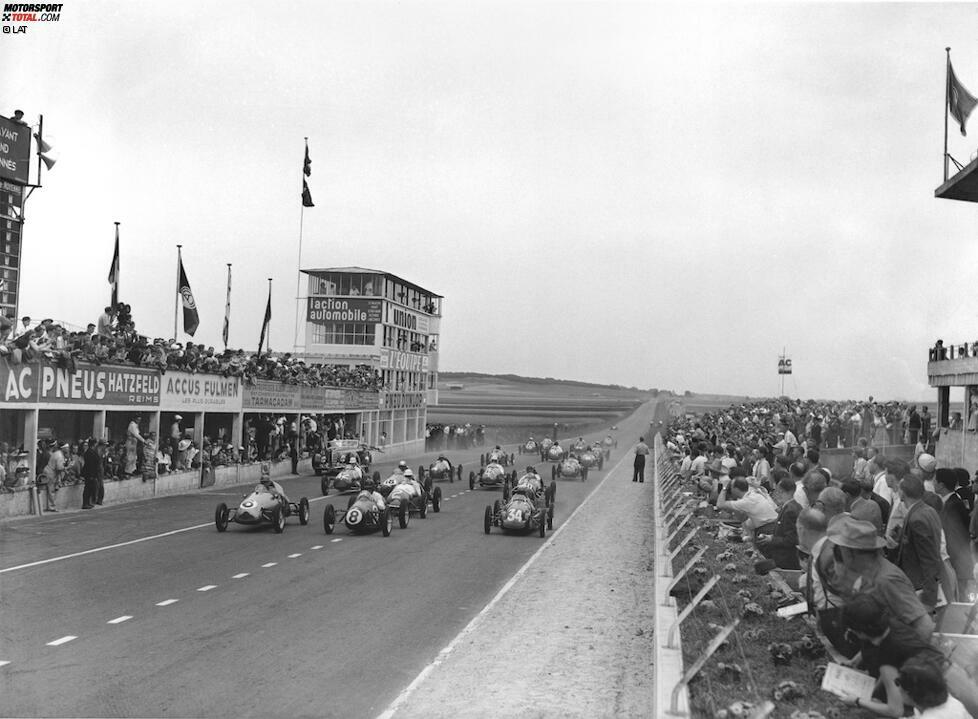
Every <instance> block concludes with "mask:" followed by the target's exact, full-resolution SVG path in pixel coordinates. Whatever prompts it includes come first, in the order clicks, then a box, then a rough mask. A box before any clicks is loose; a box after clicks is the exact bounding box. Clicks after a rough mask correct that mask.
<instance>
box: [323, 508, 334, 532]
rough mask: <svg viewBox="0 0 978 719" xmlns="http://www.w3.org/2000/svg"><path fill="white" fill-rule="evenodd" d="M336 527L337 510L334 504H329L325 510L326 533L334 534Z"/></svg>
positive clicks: (324, 526)
mask: <svg viewBox="0 0 978 719" xmlns="http://www.w3.org/2000/svg"><path fill="white" fill-rule="evenodd" d="M335 528H336V510H335V509H333V505H332V504H327V505H326V509H324V510H323V531H324V532H326V534H332V533H333V530H334V529H335Z"/></svg>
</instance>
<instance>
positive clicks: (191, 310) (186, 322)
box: [180, 258, 200, 337]
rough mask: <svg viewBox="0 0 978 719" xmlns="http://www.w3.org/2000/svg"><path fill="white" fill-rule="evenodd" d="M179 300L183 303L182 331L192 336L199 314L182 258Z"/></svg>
mask: <svg viewBox="0 0 978 719" xmlns="http://www.w3.org/2000/svg"><path fill="white" fill-rule="evenodd" d="M180 301H181V302H182V303H183V331H184V332H186V333H187V334H188V335H190V336H191V337H193V336H194V332H196V331H197V325H199V324H200V315H198V314H197V303H196V302H195V301H194V293H193V291H192V290H191V289H190V281H189V280H187V272H186V270H184V269H183V258H181V259H180Z"/></svg>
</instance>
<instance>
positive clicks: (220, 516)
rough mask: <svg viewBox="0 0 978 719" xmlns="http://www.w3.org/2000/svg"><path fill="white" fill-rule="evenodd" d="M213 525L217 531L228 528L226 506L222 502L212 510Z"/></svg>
mask: <svg viewBox="0 0 978 719" xmlns="http://www.w3.org/2000/svg"><path fill="white" fill-rule="evenodd" d="M214 525H215V526H216V527H217V531H218V532H223V531H224V530H226V529H227V528H228V506H227V505H226V504H224V502H221V503H220V504H219V505H217V509H216V510H215V512H214Z"/></svg>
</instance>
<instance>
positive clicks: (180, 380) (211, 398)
mask: <svg viewBox="0 0 978 719" xmlns="http://www.w3.org/2000/svg"><path fill="white" fill-rule="evenodd" d="M160 385H161V386H160V408H161V409H163V410H164V411H174V410H181V409H182V410H186V411H188V412H239V411H240V410H241V382H240V381H239V380H238V379H237V378H236V377H231V378H228V377H221V376H220V375H206V374H188V373H186V372H173V371H170V372H167V373H166V374H165V375H163V377H162V378H161V379H160Z"/></svg>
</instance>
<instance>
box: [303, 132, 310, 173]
mask: <svg viewBox="0 0 978 719" xmlns="http://www.w3.org/2000/svg"><path fill="white" fill-rule="evenodd" d="M302 174H304V175H305V176H306V177H309V175H311V174H312V160H310V159H309V141H308V140H306V159H305V160H304V161H303V163H302Z"/></svg>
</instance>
